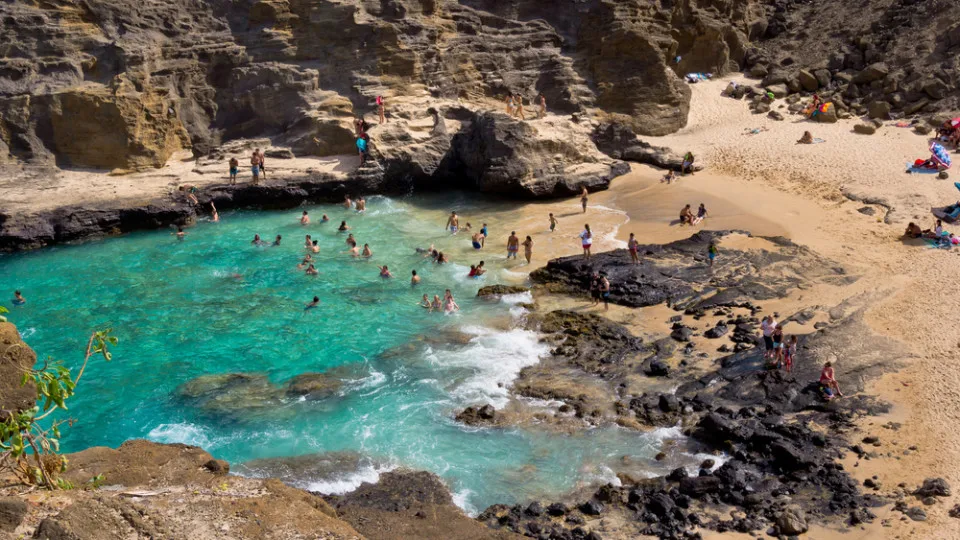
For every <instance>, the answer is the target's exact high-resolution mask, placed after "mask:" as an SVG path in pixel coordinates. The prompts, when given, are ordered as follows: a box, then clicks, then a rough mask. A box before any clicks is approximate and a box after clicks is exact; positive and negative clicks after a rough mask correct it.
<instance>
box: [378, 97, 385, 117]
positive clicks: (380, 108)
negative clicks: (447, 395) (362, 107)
mask: <svg viewBox="0 0 960 540" xmlns="http://www.w3.org/2000/svg"><path fill="white" fill-rule="evenodd" d="M383 101H384V99H383V96H377V114H378V115H379V116H380V123H381V124H384V123H386V121H387V117H386V115H385V114H384V106H385V105H384V103H383Z"/></svg>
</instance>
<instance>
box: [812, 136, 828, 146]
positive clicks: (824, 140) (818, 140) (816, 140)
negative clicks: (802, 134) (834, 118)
mask: <svg viewBox="0 0 960 540" xmlns="http://www.w3.org/2000/svg"><path fill="white" fill-rule="evenodd" d="M822 142H827V140H826V139H820V138H818V137H814V138H813V142H812V143H811V144H818V143H822Z"/></svg>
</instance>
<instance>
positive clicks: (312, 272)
mask: <svg viewBox="0 0 960 540" xmlns="http://www.w3.org/2000/svg"><path fill="white" fill-rule="evenodd" d="M319 273H320V272H318V271H317V269H316V268H314V266H313V265H312V264H311V265H310V266H309V267H307V272H306V274H307V275H308V276H315V275H317V274H319Z"/></svg>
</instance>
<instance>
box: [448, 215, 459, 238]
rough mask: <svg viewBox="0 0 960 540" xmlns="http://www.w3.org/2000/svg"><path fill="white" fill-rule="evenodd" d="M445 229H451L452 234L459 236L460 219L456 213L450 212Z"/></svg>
mask: <svg viewBox="0 0 960 540" xmlns="http://www.w3.org/2000/svg"><path fill="white" fill-rule="evenodd" d="M444 228H445V229H447V228H448V229H450V234H457V231H458V230H459V229H460V218H459V217H458V216H457V213H456V212H450V217H448V218H447V225H446V227H444Z"/></svg>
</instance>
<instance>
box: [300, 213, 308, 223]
mask: <svg viewBox="0 0 960 540" xmlns="http://www.w3.org/2000/svg"><path fill="white" fill-rule="evenodd" d="M300 224H301V225H309V224H310V216H309V215H307V211H306V210H304V211H303V215H302V216H300Z"/></svg>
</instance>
